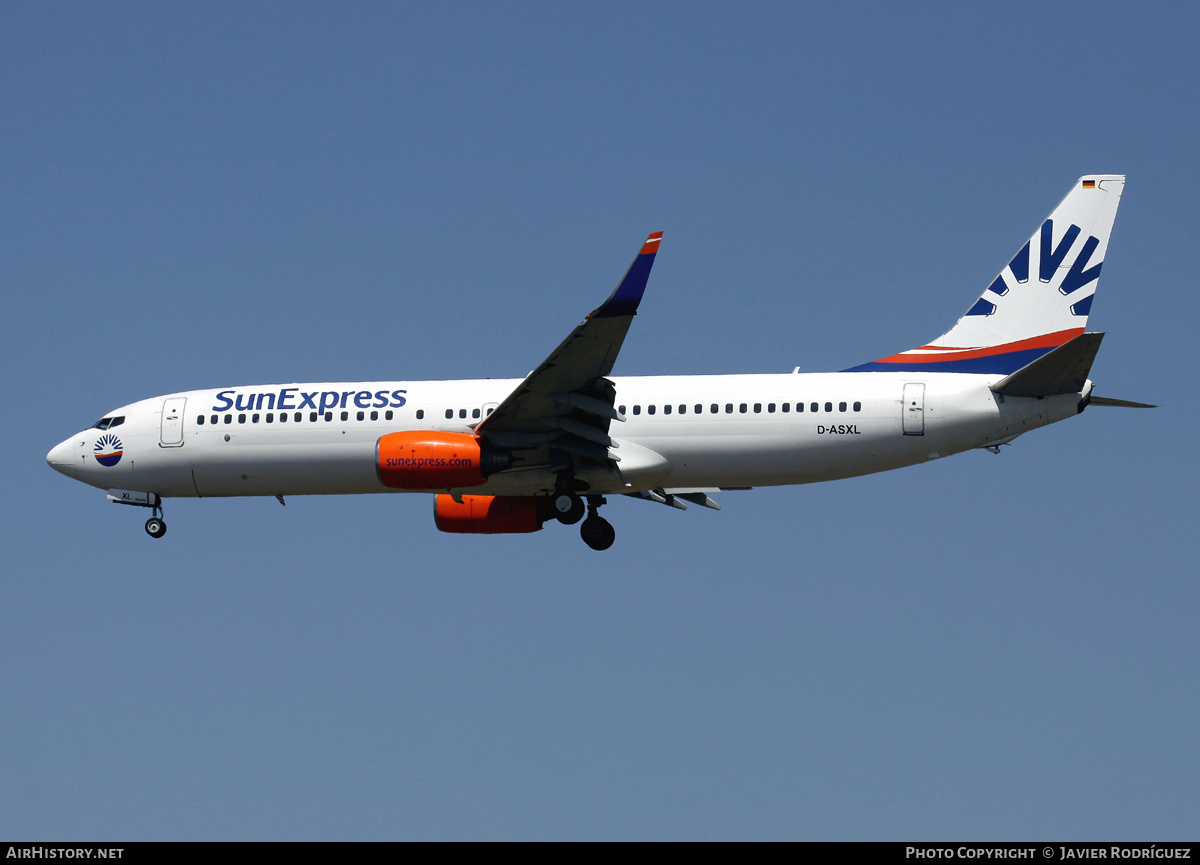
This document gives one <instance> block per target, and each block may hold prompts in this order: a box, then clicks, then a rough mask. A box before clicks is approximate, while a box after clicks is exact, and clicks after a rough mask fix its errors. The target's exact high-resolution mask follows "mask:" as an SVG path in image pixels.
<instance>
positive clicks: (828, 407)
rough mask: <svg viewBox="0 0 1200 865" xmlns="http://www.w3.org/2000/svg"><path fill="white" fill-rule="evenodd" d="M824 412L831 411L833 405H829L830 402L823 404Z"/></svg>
mask: <svg viewBox="0 0 1200 865" xmlns="http://www.w3.org/2000/svg"><path fill="white" fill-rule="evenodd" d="M825 411H833V403H831V402H827V403H825Z"/></svg>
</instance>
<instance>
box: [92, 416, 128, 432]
mask: <svg viewBox="0 0 1200 865" xmlns="http://www.w3.org/2000/svg"><path fill="white" fill-rule="evenodd" d="M123 423H125V416H124V415H121V416H120V417H102V418H100V420H98V421H96V423H95V425H94V426H93V427H92V429H109V428H110V427H115V426H120V425H121V424H123Z"/></svg>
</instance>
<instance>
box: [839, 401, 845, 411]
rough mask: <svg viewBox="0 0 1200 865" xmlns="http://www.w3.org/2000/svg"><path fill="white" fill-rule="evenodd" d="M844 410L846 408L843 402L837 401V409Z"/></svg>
mask: <svg viewBox="0 0 1200 865" xmlns="http://www.w3.org/2000/svg"><path fill="white" fill-rule="evenodd" d="M845 410H846V404H845V403H844V402H839V403H838V411H845Z"/></svg>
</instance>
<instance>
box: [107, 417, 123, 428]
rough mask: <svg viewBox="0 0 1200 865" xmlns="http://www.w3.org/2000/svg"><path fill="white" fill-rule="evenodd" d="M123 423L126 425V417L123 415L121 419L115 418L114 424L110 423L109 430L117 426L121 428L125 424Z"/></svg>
mask: <svg viewBox="0 0 1200 865" xmlns="http://www.w3.org/2000/svg"><path fill="white" fill-rule="evenodd" d="M123 423H125V415H121V416H120V417H115V418H113V419H112V423H110V424H109V425H108V428H109V429H112V428H113V427H115V426H120V425H121V424H123Z"/></svg>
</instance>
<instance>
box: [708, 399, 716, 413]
mask: <svg viewBox="0 0 1200 865" xmlns="http://www.w3.org/2000/svg"><path fill="white" fill-rule="evenodd" d="M709 411H711V412H712V413H713V414H716V413H717V404H716V403H715V402H714V403H713V404H712V407H711V408H710V409H709Z"/></svg>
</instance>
